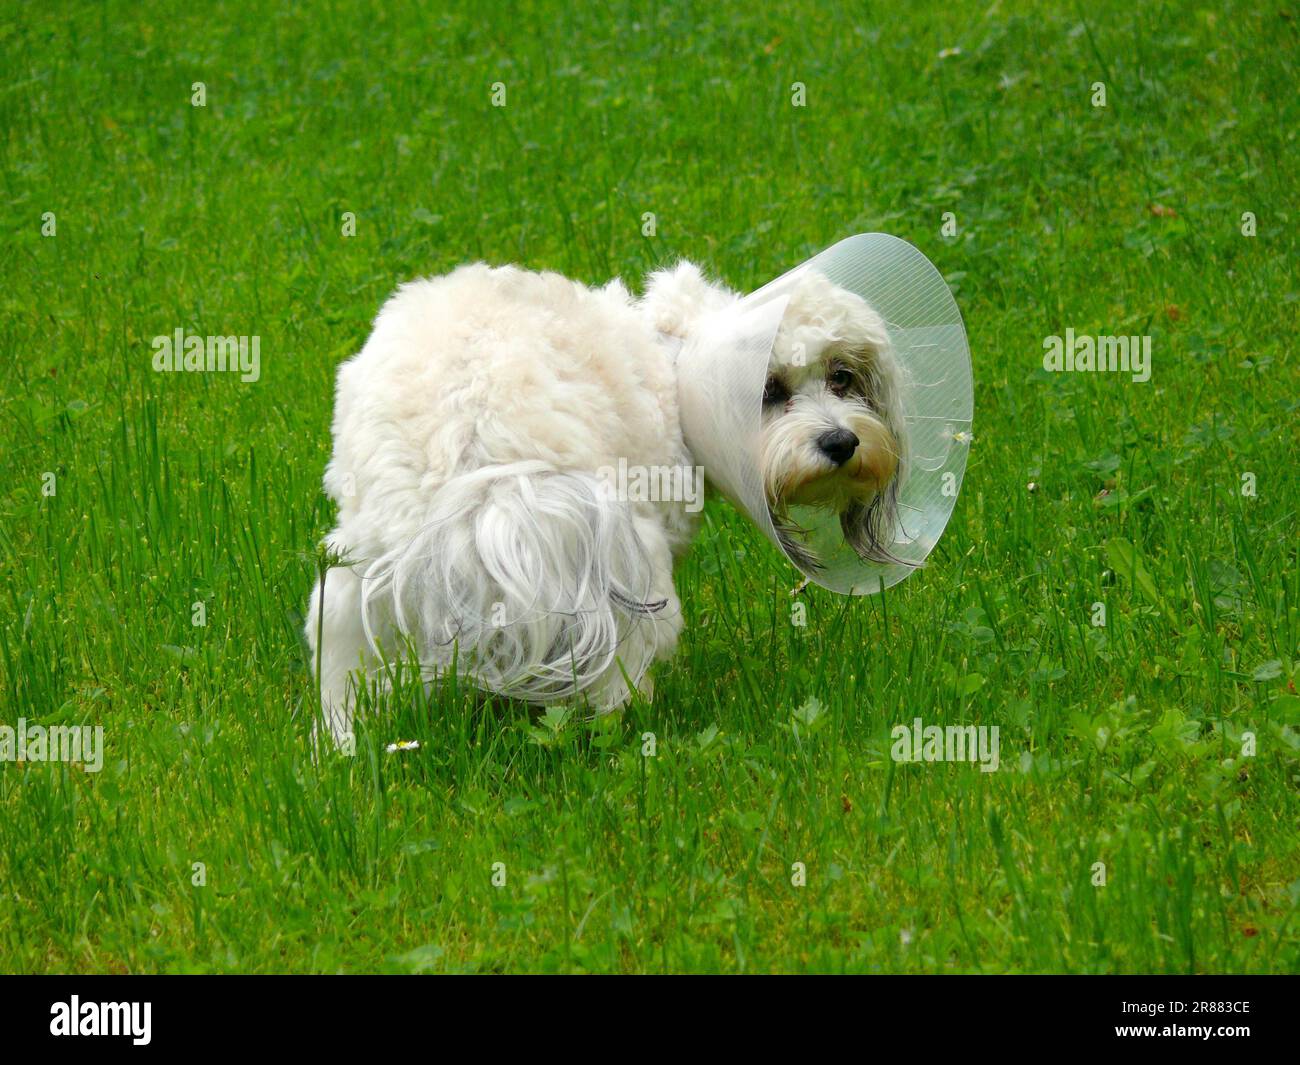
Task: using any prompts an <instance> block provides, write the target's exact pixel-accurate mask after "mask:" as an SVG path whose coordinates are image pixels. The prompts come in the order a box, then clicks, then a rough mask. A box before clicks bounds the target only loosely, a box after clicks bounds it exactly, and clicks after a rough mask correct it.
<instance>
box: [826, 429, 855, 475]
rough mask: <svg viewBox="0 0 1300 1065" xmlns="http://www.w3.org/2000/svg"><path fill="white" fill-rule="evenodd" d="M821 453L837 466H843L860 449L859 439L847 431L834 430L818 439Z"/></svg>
mask: <svg viewBox="0 0 1300 1065" xmlns="http://www.w3.org/2000/svg"><path fill="white" fill-rule="evenodd" d="M817 447H818V448H819V449H820V450H821V453H822V454H823V455H825V456H826V457H827V458H828V459H830V460H831V461H832V462H833V463H835V465H836V466H843V465H844V464H845V463H846V462H848V461H849V459H851V458H852V457H853V452H855V451H857V449H858V438H857V437H856V436H854V435H853V434H852V433H851V432H849V431H848V430H847V429H832V430H831V431H830V432H828V433H822V435H821V436H819V437H818V438H817Z"/></svg>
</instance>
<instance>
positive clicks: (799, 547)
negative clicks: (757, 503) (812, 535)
mask: <svg viewBox="0 0 1300 1065" xmlns="http://www.w3.org/2000/svg"><path fill="white" fill-rule="evenodd" d="M767 513H768V517H770V518H771V519H772V527H773V528H774V529H775V530H776V538H777V539H778V540H779V541H780V542H781V550H783V551H784V552H785V553H786V555H787V556H788V557H789V559H790V561H791V562H793V563H794V564H795V565H796V566H798V567H799V568H800V569H803V570H805V571H812V572H816V571H817V570H820V569H821V568H822V563H821V559H819V558H818V557H817V556H816V555H814V554H813V553H812V552H811V551H809V550H808V548H807V547H805V546H804V545H803V544H802V543H800V542H799V540H798V539H796V537H799V536H807V535H808V530H807V529H804V528H801V527H800V526H798V525H796V524H795V523H794V522H792V521H791V520H790V518H789V516H788V515H785V514H779V513H777V512H776V511H775V510H772V509H771V508H770V507H769V508H768V511H767Z"/></svg>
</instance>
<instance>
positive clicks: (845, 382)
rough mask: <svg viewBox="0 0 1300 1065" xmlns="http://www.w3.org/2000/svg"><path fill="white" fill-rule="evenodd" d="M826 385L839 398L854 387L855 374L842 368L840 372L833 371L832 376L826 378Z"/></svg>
mask: <svg viewBox="0 0 1300 1065" xmlns="http://www.w3.org/2000/svg"><path fill="white" fill-rule="evenodd" d="M826 383H827V384H828V385H829V386H830V389H831V391H832V392H834V393H835V394H836V395H837V396H842V395H843V394H844V393H845V392H847V391H848V390H849V389H850V388H852V387H853V372H852V371H851V370H846V369H844V367H842V366H841V367H840V368H839V369H838V370H832V371H831V373H830V376H829V377H827V378H826Z"/></svg>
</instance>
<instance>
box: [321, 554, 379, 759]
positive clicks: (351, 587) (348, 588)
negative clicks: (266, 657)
mask: <svg viewBox="0 0 1300 1065" xmlns="http://www.w3.org/2000/svg"><path fill="white" fill-rule="evenodd" d="M322 580H323V581H324V583H325V588H324V593H323V594H322V591H321V582H320V581H319V580H318V581H317V582H316V585H315V587H314V588H313V589H312V593H311V607H310V609H309V611H308V615H307V642H308V644H309V646H310V647H311V655H312V663H311V664H312V669H313V670H315V669H316V668H317V663H318V662H319V669H320V676H319V682H320V701H321V718H320V720H319V721H317V722H316V728H315V729H314V730H313V738H315V736H316V733H317V732H318V731H319V730H320V728H321V726H322V725H323V726H324V727H325V728H327V729H329V732H330V735H331V736H332V737H333V739H334V743H335V746H337V747H340V748H343V749H344V750H347V749H348V747H349V745H350V742H351V739H352V717H353V712H354V709H355V703H356V685H357V679H356V674H357V673H358V672H359V671H360V670H361V669H362V667H363V665H364V663H366V662H368V661H370V660H371V659H372V657H373V656H372V655H371V653H370V649H369V646H368V644H367V641H366V633H365V629H364V628H363V627H362V624H361V581H360V579H359V578H358V577H357V575H356V574H355V573H353V572H352V570H351V569H349V568H348V567H346V566H337V567H335V568H333V569H331V570H328V571H327V572H326V573H325V575H324V577H323V578H322ZM318 641H319V647H318Z"/></svg>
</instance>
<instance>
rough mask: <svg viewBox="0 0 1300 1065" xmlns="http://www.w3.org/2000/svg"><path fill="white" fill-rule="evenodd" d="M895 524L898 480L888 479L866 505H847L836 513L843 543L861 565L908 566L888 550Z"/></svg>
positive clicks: (896, 518) (907, 563)
mask: <svg viewBox="0 0 1300 1065" xmlns="http://www.w3.org/2000/svg"><path fill="white" fill-rule="evenodd" d="M897 524H898V478H897V477H895V478H892V479H891V480H890V482H889V484H888V485H886V486H885V490H884V491H883V492H877V493H876V494H875V495H874V496H873V497H872V499H871V502H870V503H851V504H850V505H849V506H848V507H847V508H845V509H844V510H843V511H841V512H840V529H841V531H842V532H843V533H844V542H845V543H847V544H848V545H849V546H850V547H851V548H853V550H854V551H856V552H857V555H858V557H859V558H861V559H862V560H863V561H864V562H875V563H878V564H880V565H896V566H910V565H911V564H912V563H910V562H908V561H907V560H906V559H902V558H899V557H897V556H896V555H895V554H894V553H893V552H892V551H890V550H889V545H890V544H892V543H893V542H894V529H895V528H896V527H897Z"/></svg>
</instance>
